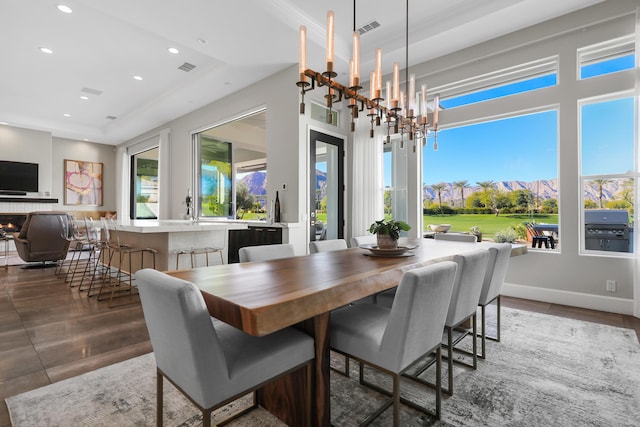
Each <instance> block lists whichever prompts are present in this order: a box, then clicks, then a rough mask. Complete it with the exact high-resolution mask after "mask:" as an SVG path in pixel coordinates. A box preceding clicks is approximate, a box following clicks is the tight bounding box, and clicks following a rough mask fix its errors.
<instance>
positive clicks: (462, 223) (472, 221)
mask: <svg viewBox="0 0 640 427" xmlns="http://www.w3.org/2000/svg"><path fill="white" fill-rule="evenodd" d="M264 217H265V214H264V213H262V214H254V213H252V212H247V213H246V214H245V215H244V218H243V219H247V220H248V219H258V218H264ZM318 221H322V222H326V221H327V214H326V213H321V212H318ZM532 221H535V222H538V223H540V222H544V223H548V224H557V223H558V215H557V214H555V215H544V214H537V215H534V216H531V215H526V214H503V215H499V216H495V215H493V214H487V215H476V214H460V215H424V216H423V219H422V223H423V226H424V230H425V231H429V224H451V231H458V232H462V233H465V232H468V231H469V229H470V228H471V226H473V225H479V226H480V229H481V230H482V236H483V238H486V239H490V238H491V237H493V234H494V233H495V232H496V231H499V230H504V229H506V228H509V226H510V225H511V224H514V225H515V224H522V223H525V222H532Z"/></svg>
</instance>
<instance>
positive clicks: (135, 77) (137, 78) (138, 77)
mask: <svg viewBox="0 0 640 427" xmlns="http://www.w3.org/2000/svg"><path fill="white" fill-rule="evenodd" d="M133 78H134V79H136V80H142V77H140V76H133Z"/></svg>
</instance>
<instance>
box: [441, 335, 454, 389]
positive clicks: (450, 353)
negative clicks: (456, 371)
mask: <svg viewBox="0 0 640 427" xmlns="http://www.w3.org/2000/svg"><path fill="white" fill-rule="evenodd" d="M447 366H448V368H449V372H448V374H449V375H448V381H449V383H448V384H447V388H446V389H443V390H442V391H444V392H445V393H446V394H447V395H449V396H452V395H453V328H450V327H448V326H447Z"/></svg>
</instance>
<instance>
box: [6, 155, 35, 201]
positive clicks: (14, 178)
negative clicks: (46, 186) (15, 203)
mask: <svg viewBox="0 0 640 427" xmlns="http://www.w3.org/2000/svg"><path fill="white" fill-rule="evenodd" d="M37 191H38V164H37V163H23V162H10V161H6V160H0V194H5V195H6V194H9V195H14V194H15V195H24V194H26V193H27V192H29V193H35V192H37Z"/></svg>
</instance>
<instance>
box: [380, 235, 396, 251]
mask: <svg viewBox="0 0 640 427" xmlns="http://www.w3.org/2000/svg"><path fill="white" fill-rule="evenodd" d="M376 237H377V239H378V248H379V249H396V248H397V247H398V240H397V239H393V238H392V237H391V236H389V235H388V234H376Z"/></svg>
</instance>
